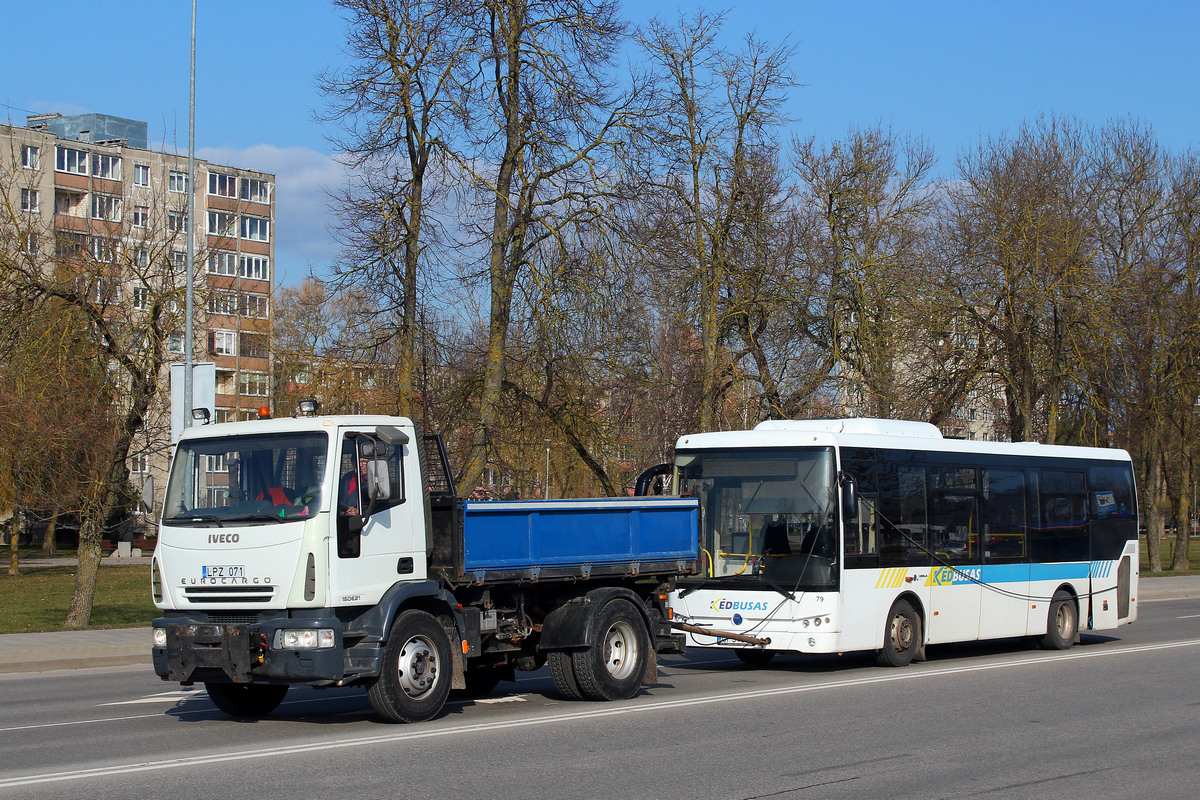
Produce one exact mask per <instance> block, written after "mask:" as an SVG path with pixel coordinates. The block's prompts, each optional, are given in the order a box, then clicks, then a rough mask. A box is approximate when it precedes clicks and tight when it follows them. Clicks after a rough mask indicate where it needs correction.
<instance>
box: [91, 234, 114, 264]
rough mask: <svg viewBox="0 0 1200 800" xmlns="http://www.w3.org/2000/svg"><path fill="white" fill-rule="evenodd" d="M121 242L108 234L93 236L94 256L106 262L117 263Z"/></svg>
mask: <svg viewBox="0 0 1200 800" xmlns="http://www.w3.org/2000/svg"><path fill="white" fill-rule="evenodd" d="M119 249H120V242H118V241H117V240H116V239H109V238H108V237H107V236H93V237H92V258H94V259H96V260H97V261H101V262H103V263H105V264H115V263H117V255H118V252H119Z"/></svg>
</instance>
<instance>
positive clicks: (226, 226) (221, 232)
mask: <svg viewBox="0 0 1200 800" xmlns="http://www.w3.org/2000/svg"><path fill="white" fill-rule="evenodd" d="M236 224H237V217H236V216H234V215H233V214H230V213H228V212H225V211H209V212H208V233H209V235H210V236H233V235H234V230H235V225H236Z"/></svg>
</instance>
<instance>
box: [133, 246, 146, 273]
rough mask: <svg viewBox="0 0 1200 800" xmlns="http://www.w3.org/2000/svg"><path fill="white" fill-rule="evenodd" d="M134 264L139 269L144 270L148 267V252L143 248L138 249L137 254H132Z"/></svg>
mask: <svg viewBox="0 0 1200 800" xmlns="http://www.w3.org/2000/svg"><path fill="white" fill-rule="evenodd" d="M134 264H135V265H137V267H139V268H140V269H146V268H147V267H149V266H150V251H149V250H147V249H146V248H144V247H139V248H138V249H137V253H136V254H134Z"/></svg>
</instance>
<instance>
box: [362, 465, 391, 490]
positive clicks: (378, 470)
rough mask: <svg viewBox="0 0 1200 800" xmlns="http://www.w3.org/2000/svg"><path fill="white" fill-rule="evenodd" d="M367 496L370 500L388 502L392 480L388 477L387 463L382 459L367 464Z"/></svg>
mask: <svg viewBox="0 0 1200 800" xmlns="http://www.w3.org/2000/svg"><path fill="white" fill-rule="evenodd" d="M367 496H368V497H370V498H371V499H372V500H390V499H391V497H392V480H391V477H390V476H389V475H388V463H387V462H386V461H384V460H383V459H382V458H375V459H372V460H370V461H368V462H367Z"/></svg>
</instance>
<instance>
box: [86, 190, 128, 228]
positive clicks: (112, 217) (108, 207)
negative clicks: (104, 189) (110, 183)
mask: <svg viewBox="0 0 1200 800" xmlns="http://www.w3.org/2000/svg"><path fill="white" fill-rule="evenodd" d="M92 219H103V220H107V221H108V222H120V221H121V198H120V197H117V196H116V195H112V194H94V195H92Z"/></svg>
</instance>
